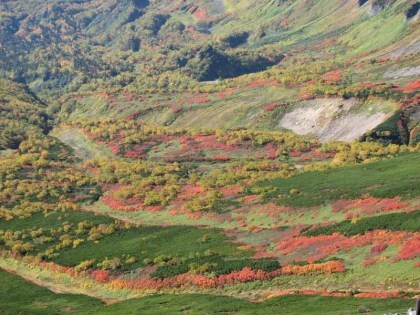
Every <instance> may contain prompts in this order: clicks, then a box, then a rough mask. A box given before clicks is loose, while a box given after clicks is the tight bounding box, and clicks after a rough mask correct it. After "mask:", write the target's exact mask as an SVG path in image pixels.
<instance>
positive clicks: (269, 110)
mask: <svg viewBox="0 0 420 315" xmlns="http://www.w3.org/2000/svg"><path fill="white" fill-rule="evenodd" d="M276 107H277V104H276V103H273V104H270V105H267V106H266V107H264V110H265V111H266V112H271V111H273V110H275V109H276Z"/></svg>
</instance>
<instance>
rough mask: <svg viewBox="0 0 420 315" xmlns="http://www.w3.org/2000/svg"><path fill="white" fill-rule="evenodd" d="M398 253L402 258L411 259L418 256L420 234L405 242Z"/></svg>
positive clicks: (419, 252)
mask: <svg viewBox="0 0 420 315" xmlns="http://www.w3.org/2000/svg"><path fill="white" fill-rule="evenodd" d="M398 254H399V257H400V258H401V259H403V260H411V259H414V258H416V257H418V256H420V235H416V236H414V237H413V238H411V239H409V240H408V241H407V242H405V243H404V246H403V247H402V248H401V249H400V250H399V251H398Z"/></svg>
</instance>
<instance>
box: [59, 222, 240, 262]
mask: <svg viewBox="0 0 420 315" xmlns="http://www.w3.org/2000/svg"><path fill="white" fill-rule="evenodd" d="M237 246H238V245H236V244H233V243H231V242H228V239H227V237H226V236H224V235H223V234H222V233H221V232H220V231H219V230H217V229H206V230H203V229H198V228H196V227H192V226H172V227H158V226H143V227H139V228H130V229H125V230H118V231H116V232H114V233H112V234H110V235H107V236H105V237H104V238H102V239H101V240H99V241H98V242H85V243H83V244H81V245H80V246H79V247H78V248H76V249H74V248H69V249H65V250H63V251H61V252H60V255H59V256H58V257H57V258H56V259H55V262H57V263H59V264H61V265H66V266H75V265H78V264H80V263H81V262H83V261H87V260H92V259H94V260H95V261H96V262H97V263H100V262H101V261H103V260H105V258H107V257H108V258H113V257H122V256H123V255H126V256H127V255H129V256H130V257H134V258H135V259H136V262H135V263H134V264H132V265H131V266H130V267H131V268H135V267H139V266H141V265H144V264H145V263H153V262H154V263H160V262H165V261H169V260H172V259H175V258H176V257H189V256H194V255H195V254H196V253H199V254H204V252H206V251H211V252H214V253H218V254H220V255H223V256H228V257H232V256H233V257H237V256H239V257H241V256H244V255H247V254H248V252H246V251H240V250H238V249H237Z"/></svg>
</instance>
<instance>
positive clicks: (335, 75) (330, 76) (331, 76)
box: [322, 71, 342, 84]
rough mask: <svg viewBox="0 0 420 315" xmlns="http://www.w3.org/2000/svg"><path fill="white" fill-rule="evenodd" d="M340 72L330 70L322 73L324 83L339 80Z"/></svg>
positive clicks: (332, 82) (334, 82) (333, 82)
mask: <svg viewBox="0 0 420 315" xmlns="http://www.w3.org/2000/svg"><path fill="white" fill-rule="evenodd" d="M341 77H342V74H341V72H340V71H330V72H327V73H326V74H324V76H323V77H322V80H323V81H324V82H325V83H331V84H337V83H338V82H340V81H341Z"/></svg>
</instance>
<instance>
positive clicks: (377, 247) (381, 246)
mask: <svg viewBox="0 0 420 315" xmlns="http://www.w3.org/2000/svg"><path fill="white" fill-rule="evenodd" d="M387 248H388V245H387V244H378V245H375V246H373V247H372V248H371V249H370V252H371V253H382V252H383V251H384V250H385V249H387Z"/></svg>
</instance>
